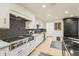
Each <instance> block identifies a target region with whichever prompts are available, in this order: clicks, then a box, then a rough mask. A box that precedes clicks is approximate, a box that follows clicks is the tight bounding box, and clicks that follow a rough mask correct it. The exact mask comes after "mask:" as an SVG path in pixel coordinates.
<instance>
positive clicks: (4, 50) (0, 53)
mask: <svg viewBox="0 0 79 59" xmlns="http://www.w3.org/2000/svg"><path fill="white" fill-rule="evenodd" d="M7 52H8V47H5V48H1V49H0V56H7Z"/></svg>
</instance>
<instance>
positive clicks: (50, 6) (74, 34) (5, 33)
mask: <svg viewBox="0 0 79 59" xmlns="http://www.w3.org/2000/svg"><path fill="white" fill-rule="evenodd" d="M78 5H79V4H75V3H73V4H70V3H67V4H63V3H0V7H1V8H0V15H1V17H0V56H78V55H79V54H78V53H79V49H75V48H79V46H78V44H79V42H78V41H79V40H78V34H79V33H78V25H79V23H78V22H79V21H78V19H79V17H78V13H77V12H78V11H79V8H78ZM72 7H73V8H72ZM75 9H76V11H77V12H76V11H75ZM67 19H70V20H67ZM74 20H76V21H74ZM73 27H74V28H73ZM74 42H75V43H74ZM75 44H76V45H75ZM72 46H73V47H72ZM75 46H76V47H75ZM74 47H75V48H74Z"/></svg>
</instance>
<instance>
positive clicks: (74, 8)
mask: <svg viewBox="0 0 79 59" xmlns="http://www.w3.org/2000/svg"><path fill="white" fill-rule="evenodd" d="M20 5H22V6H24V7H25V8H27V9H28V10H30V11H31V12H33V13H34V14H35V15H36V17H39V18H40V19H41V20H43V21H46V22H48V21H53V20H56V19H62V18H64V17H69V16H71V15H74V16H79V4H78V3H44V4H43V3H22V4H20ZM42 5H46V6H47V7H46V8H42ZM65 11H68V12H69V13H68V14H65ZM48 14H51V16H48Z"/></svg>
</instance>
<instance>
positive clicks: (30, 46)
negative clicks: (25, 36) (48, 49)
mask: <svg viewBox="0 0 79 59" xmlns="http://www.w3.org/2000/svg"><path fill="white" fill-rule="evenodd" d="M42 41H43V33H41V34H38V35H36V36H35V37H34V40H32V41H30V42H27V43H25V44H24V45H21V46H19V47H17V48H15V49H13V50H11V51H9V47H6V48H2V49H0V56H27V55H29V54H30V53H31V52H32V51H33V50H34V49H35V48H36V47H37V46H38V45H39V44H40V43H41V42H42Z"/></svg>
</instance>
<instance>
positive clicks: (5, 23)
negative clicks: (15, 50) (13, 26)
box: [0, 3, 9, 29]
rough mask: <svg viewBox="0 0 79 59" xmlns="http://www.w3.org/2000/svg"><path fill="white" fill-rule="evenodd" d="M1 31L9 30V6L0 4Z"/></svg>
mask: <svg viewBox="0 0 79 59" xmlns="http://www.w3.org/2000/svg"><path fill="white" fill-rule="evenodd" d="M0 29H9V4H7V3H0Z"/></svg>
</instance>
